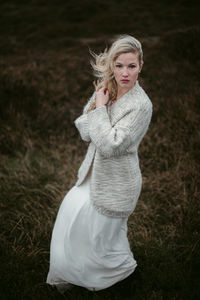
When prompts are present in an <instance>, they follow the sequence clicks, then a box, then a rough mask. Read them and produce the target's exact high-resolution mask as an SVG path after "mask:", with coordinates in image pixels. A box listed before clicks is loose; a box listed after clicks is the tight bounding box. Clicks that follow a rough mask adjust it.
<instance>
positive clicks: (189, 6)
mask: <svg viewBox="0 0 200 300" xmlns="http://www.w3.org/2000/svg"><path fill="white" fill-rule="evenodd" d="M198 10H199V7H198V4H197V2H195V1H184V0H177V1H170V0H163V1H150V0H143V1H140V0H132V1H128V0H124V1H117V0H110V1H108V0H107V1H106V0H94V1H89V0H82V1H80V0H74V1H72V0H70V1H64V0H58V1H56V0H55V1H53V0H50V1H48V4H47V2H45V1H42V0H32V1H23V0H22V1H17V0H15V1H14V0H13V1H8V2H7V1H5V2H4V3H2V2H1V4H0V42H1V47H0V216H1V231H0V264H1V273H0V277H1V278H0V298H1V299H2V300H8V299H9V300H15V299H16V300H22V299H23V300H27V299H31V300H36V299H38V300H40V299H41V300H43V299H49V300H51V299H52V300H53V299H69V300H71V299H77V300H82V299H83V300H88V299H92V300H102V299H105V300H121V299H131V300H165V299H166V300H180V299H181V300H197V299H199V298H200V287H199V282H200V271H199V270H200V257H199V253H200V247H199V246H200V245H199V244H200V232H199V228H200V226H199V219H200V203H199V199H200V194H199V188H198V182H199V165H200V150H199V149H200V145H199V138H200V134H199V128H200V118H199V111H200V98H199V94H200V87H199V68H200V57H199V47H200V28H199V24H198V18H199V13H198ZM120 33H128V34H132V35H133V36H135V37H137V38H138V39H139V40H140V41H141V42H142V44H143V50H144V61H145V63H144V67H143V70H142V73H141V75H140V83H141V85H142V86H143V87H144V89H145V90H146V92H147V93H148V95H149V97H150V98H151V100H152V103H153V107H154V112H153V118H152V122H151V125H150V128H149V131H148V133H147V135H146V136H145V138H144V140H143V142H142V144H141V146H140V149H139V157H140V165H141V169H142V173H143V190H142V193H141V196H140V199H139V202H138V205H137V208H136V210H135V212H134V213H133V215H131V217H130V218H129V223H128V225H129V232H128V237H129V241H130V245H131V249H132V250H133V253H134V256H135V258H136V260H137V262H138V268H137V270H136V271H135V274H134V275H133V276H132V277H131V278H130V279H129V280H125V281H123V282H121V283H118V284H116V285H115V286H113V287H111V288H108V289H106V290H103V291H100V292H94V293H93V292H89V291H87V290H85V289H83V288H81V287H74V288H73V289H72V290H71V291H69V292H68V293H67V294H65V295H64V296H62V295H60V294H59V293H58V292H57V290H56V289H54V288H52V287H50V286H48V285H46V283H45V280H46V275H47V272H48V266H49V244H50V238H51V232H52V228H53V224H54V221H55V217H56V214H57V211H58V208H59V205H60V203H61V201H62V198H63V197H64V195H65V194H66V192H67V191H68V190H69V189H70V188H71V187H72V186H73V185H74V183H75V181H76V174H77V170H78V167H79V166H80V163H81V161H82V159H83V157H84V155H85V152H86V149H87V145H86V144H84V142H83V141H81V139H80V137H79V134H78V131H77V130H76V128H75V127H74V120H75V119H76V118H77V117H78V116H79V115H80V114H81V111H82V107H83V105H84V104H85V103H86V101H87V99H88V98H89V97H90V95H91V93H92V91H93V85H92V82H93V80H94V78H93V75H92V69H91V66H90V55H89V48H90V49H91V50H93V51H95V52H97V53H98V52H99V51H102V50H104V48H105V47H106V46H108V45H109V44H110V42H111V41H112V39H113V38H114V37H115V35H117V34H120ZM88 222H89V220H88Z"/></svg>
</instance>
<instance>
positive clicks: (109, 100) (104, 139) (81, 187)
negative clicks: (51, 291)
mask: <svg viewBox="0 0 200 300" xmlns="http://www.w3.org/2000/svg"><path fill="white" fill-rule="evenodd" d="M94 57H95V63H93V64H92V66H93V68H94V71H95V75H96V76H97V78H98V81H97V85H96V91H95V92H94V94H93V95H92V97H91V98H90V100H89V101H88V103H87V105H86V106H85V108H84V110H83V114H82V115H81V116H80V117H79V118H78V119H76V120H75V125H76V127H77V129H78V130H79V132H80V135H81V137H82V139H83V140H84V141H87V142H90V144H89V147H88V151H87V154H86V157H85V159H84V161H83V163H82V165H81V167H80V169H79V171H78V180H77V182H76V185H75V186H74V187H73V188H72V189H71V190H70V191H69V192H68V193H67V195H66V196H65V198H64V200H63V202H62V204H61V207H60V209H59V212H58V215H57V219H56V222H55V226H54V230H53V235H52V241H51V251H50V270H49V274H48V277H47V283H49V284H51V285H56V286H57V288H58V289H59V290H60V291H65V289H67V288H68V287H69V285H70V284H74V285H79V286H83V287H85V288H87V289H89V290H101V289H105V288H107V287H109V286H111V285H113V284H115V283H116V282H118V281H120V280H123V279H124V278H126V277H127V276H129V275H130V274H131V273H132V272H133V271H134V270H135V268H136V266H137V264H136V261H135V259H134V257H133V254H132V252H131V250H130V246H129V243H128V239H127V219H128V216H129V215H130V214H131V213H132V212H133V210H134V209H135V206H136V203H137V201H138V197H139V195H140V191H141V185H142V178H141V172H140V167H139V161H138V153H137V150H138V146H139V144H140V142H141V140H142V138H143V136H144V135H145V133H146V131H147V129H148V126H149V123H150V119H151V115H152V104H151V101H150V100H149V98H148V96H147V95H146V93H145V92H144V90H143V89H142V88H141V87H140V85H139V83H138V81H137V78H138V74H139V73H140V72H141V69H142V65H143V53H142V48H141V44H140V42H139V41H138V40H136V39H135V38H133V37H131V36H128V35H126V36H121V37H120V38H118V39H117V40H116V41H115V42H114V43H113V44H112V46H111V47H110V49H109V50H108V51H107V50H106V51H105V52H104V53H101V54H100V55H94Z"/></svg>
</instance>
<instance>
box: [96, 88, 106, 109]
mask: <svg viewBox="0 0 200 300" xmlns="http://www.w3.org/2000/svg"><path fill="white" fill-rule="evenodd" d="M108 101H109V92H108V89H106V88H104V87H102V88H100V89H99V90H98V91H97V92H96V108H98V107H101V106H103V105H105V104H107V103H108Z"/></svg>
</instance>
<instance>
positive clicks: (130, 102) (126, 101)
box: [107, 81, 140, 125]
mask: <svg viewBox="0 0 200 300" xmlns="http://www.w3.org/2000/svg"><path fill="white" fill-rule="evenodd" d="M139 92H140V85H139V83H138V81H136V83H135V85H134V87H133V88H131V89H130V90H129V91H128V92H127V93H125V94H124V95H123V96H122V97H121V98H119V99H118V100H117V101H116V102H114V103H113V104H112V105H108V106H107V108H108V111H109V113H110V116H111V121H112V122H111V123H112V125H114V124H115V123H116V122H117V121H118V119H120V116H121V115H124V112H128V111H130V110H132V109H133V107H134V106H135V105H137V97H136V96H138V94H139Z"/></svg>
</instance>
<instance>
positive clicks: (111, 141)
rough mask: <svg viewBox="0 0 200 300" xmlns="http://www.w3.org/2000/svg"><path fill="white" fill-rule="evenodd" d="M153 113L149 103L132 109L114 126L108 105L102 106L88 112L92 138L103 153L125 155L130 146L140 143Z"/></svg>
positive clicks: (108, 155)
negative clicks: (108, 111)
mask: <svg viewBox="0 0 200 300" xmlns="http://www.w3.org/2000/svg"><path fill="white" fill-rule="evenodd" d="M151 114H152V107H151V104H150V103H148V104H147V105H144V106H142V107H138V108H137V109H136V108H135V109H133V110H131V111H130V112H128V113H127V114H126V115H125V116H124V117H123V118H122V119H121V120H120V121H118V122H117V123H116V124H115V126H113V127H112V126H111V123H110V119H109V116H108V113H107V109H106V106H101V107H99V108H97V109H95V110H93V111H91V112H89V113H88V114H87V118H88V130H89V135H90V138H91V140H92V142H93V143H94V144H95V146H96V148H97V149H98V150H99V152H100V153H101V155H103V156H105V157H112V156H119V155H123V154H125V153H126V152H127V150H128V148H129V147H130V146H132V147H134V146H135V147H137V146H138V145H139V143H140V141H141V140H142V138H143V136H144V134H145V133H146V131H147V129H148V126H149V123H150V119H151Z"/></svg>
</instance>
